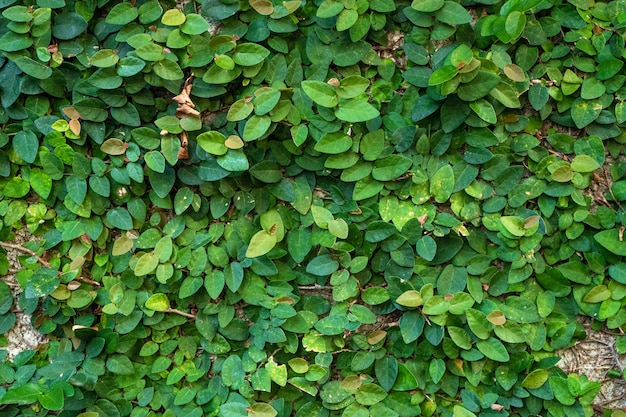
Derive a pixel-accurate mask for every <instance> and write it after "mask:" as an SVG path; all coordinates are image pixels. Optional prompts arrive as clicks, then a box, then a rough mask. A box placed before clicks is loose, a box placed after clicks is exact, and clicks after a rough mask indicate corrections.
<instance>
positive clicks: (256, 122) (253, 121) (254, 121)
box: [243, 115, 272, 142]
mask: <svg viewBox="0 0 626 417" xmlns="http://www.w3.org/2000/svg"><path fill="white" fill-rule="evenodd" d="M271 125H272V119H271V118H270V117H269V116H257V115H254V116H252V117H251V118H250V119H248V121H247V122H246V126H245V127H244V129H243V139H244V140H245V141H246V142H250V141H253V140H256V139H259V138H260V137H261V136H263V135H264V134H265V133H266V132H267V131H268V129H269V128H270V126H271Z"/></svg>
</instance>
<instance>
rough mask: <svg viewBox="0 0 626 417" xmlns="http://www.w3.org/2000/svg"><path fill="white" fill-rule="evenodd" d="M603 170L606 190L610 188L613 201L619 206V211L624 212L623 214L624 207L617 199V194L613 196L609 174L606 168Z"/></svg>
mask: <svg viewBox="0 0 626 417" xmlns="http://www.w3.org/2000/svg"><path fill="white" fill-rule="evenodd" d="M602 170H603V171H604V178H606V188H608V190H609V193H610V194H611V197H612V198H613V201H614V202H615V203H616V204H617V207H619V209H620V210H622V212H623V211H624V207H622V205H621V204H620V202H619V200H618V199H617V198H615V194H613V189H612V188H611V181H610V180H609V173H608V172H606V169H604V168H603V169H602Z"/></svg>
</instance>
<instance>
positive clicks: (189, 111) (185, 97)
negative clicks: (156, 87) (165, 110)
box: [172, 77, 200, 117]
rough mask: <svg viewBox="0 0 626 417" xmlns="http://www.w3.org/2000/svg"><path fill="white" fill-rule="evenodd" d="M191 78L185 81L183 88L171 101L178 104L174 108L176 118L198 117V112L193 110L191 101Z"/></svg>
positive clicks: (193, 105)
mask: <svg viewBox="0 0 626 417" xmlns="http://www.w3.org/2000/svg"><path fill="white" fill-rule="evenodd" d="M191 79H192V77H189V78H187V80H186V81H185V86H184V87H183V90H182V91H181V92H180V94H179V95H177V96H176V97H174V98H173V99H172V100H174V101H175V102H177V103H178V107H177V108H176V116H177V117H187V116H189V115H194V116H199V115H200V112H199V111H198V110H196V109H195V107H196V105H195V104H193V101H191V97H190V96H189V95H190V94H191V88H192V87H193V85H192V84H191Z"/></svg>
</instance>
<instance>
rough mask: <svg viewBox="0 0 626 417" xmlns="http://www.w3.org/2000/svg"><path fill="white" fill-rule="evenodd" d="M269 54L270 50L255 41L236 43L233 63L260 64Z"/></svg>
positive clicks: (246, 65)
mask: <svg viewBox="0 0 626 417" xmlns="http://www.w3.org/2000/svg"><path fill="white" fill-rule="evenodd" d="M269 54H270V51H269V50H267V49H266V48H264V47H263V46H261V45H259V44H256V43H242V44H240V45H237V48H236V49H235V53H234V54H233V61H235V64H237V65H242V66H244V67H251V66H253V65H257V64H260V63H261V62H263V60H264V59H265V58H267V57H268V56H269Z"/></svg>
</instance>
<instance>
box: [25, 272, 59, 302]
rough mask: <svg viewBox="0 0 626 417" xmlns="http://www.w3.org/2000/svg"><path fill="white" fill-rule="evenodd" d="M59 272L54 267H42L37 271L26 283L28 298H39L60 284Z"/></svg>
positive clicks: (26, 295)
mask: <svg viewBox="0 0 626 417" xmlns="http://www.w3.org/2000/svg"><path fill="white" fill-rule="evenodd" d="M59 283H60V280H59V274H58V273H57V271H55V270H54V269H52V268H42V269H40V270H39V271H37V272H35V274H33V275H32V276H31V277H30V278H29V280H28V283H27V284H26V289H25V290H24V295H25V297H26V298H39V297H43V296H45V295H48V294H50V293H52V291H54V290H55V289H56V288H57V286H58V285H59Z"/></svg>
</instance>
